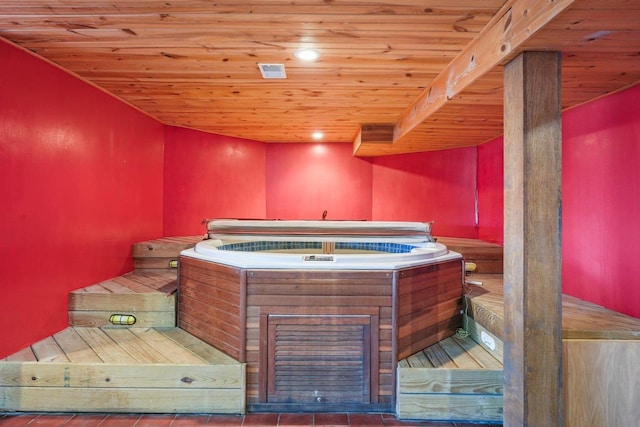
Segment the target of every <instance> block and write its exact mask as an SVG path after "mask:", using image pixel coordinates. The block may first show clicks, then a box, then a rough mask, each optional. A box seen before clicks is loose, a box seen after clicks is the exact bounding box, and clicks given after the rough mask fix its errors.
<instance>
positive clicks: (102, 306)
mask: <svg viewBox="0 0 640 427" xmlns="http://www.w3.org/2000/svg"><path fill="white" fill-rule="evenodd" d="M177 286H178V284H177V277H176V274H175V272H173V271H156V272H139V271H134V272H132V273H128V274H125V275H123V276H119V277H114V278H112V279H109V280H105V281H104V282H101V283H98V284H95V285H92V286H88V287H86V288H82V289H78V290H75V291H73V292H71V293H70V294H69V325H70V326H86V327H89V326H92V327H106V326H111V327H125V326H126V327H130V326H136V327H172V326H175V325H176V314H175V311H176V290H177ZM113 315H123V316H134V317H135V323H134V324H133V325H130V324H126V325H114V324H112V323H111V322H110V318H111V316H113Z"/></svg>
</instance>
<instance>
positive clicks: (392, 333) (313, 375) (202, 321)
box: [178, 221, 463, 412]
mask: <svg viewBox="0 0 640 427" xmlns="http://www.w3.org/2000/svg"><path fill="white" fill-rule="evenodd" d="M273 223H274V221H268V222H265V223H264V225H265V229H272V230H273V231H269V232H267V233H265V232H264V231H265V230H264V229H263V230H257V231H258V232H257V233H255V234H253V235H247V234H243V236H242V238H241V239H240V238H239V236H238V234H237V233H235V234H234V233H233V232H232V233H230V235H229V236H227V235H224V236H223V235H220V233H217V232H216V233H214V234H215V239H217V240H219V241H220V242H221V244H220V242H216V243H215V244H216V245H217V246H216V249H215V250H212V251H214V252H215V251H217V253H219V254H222V255H224V256H225V257H224V258H223V259H219V258H215V257H214V258H213V259H207V255H208V254H205V255H203V253H202V252H200V253H198V248H197V247H196V248H195V249H193V250H188V251H183V252H182V254H181V257H180V269H179V309H178V319H179V320H178V322H179V326H180V327H181V328H183V329H185V330H186V331H188V332H190V333H192V334H193V335H195V336H197V337H199V338H200V339H202V340H204V341H206V342H208V343H209V344H211V345H213V346H215V347H217V348H218V349H220V350H222V351H224V352H225V353H227V354H228V355H230V356H232V357H234V358H236V359H237V360H238V361H240V362H245V363H246V364H247V404H248V409H249V410H250V411H258V410H261V411H262V410H267V411H270V410H274V411H282V410H297V411H360V410H361V411H372V410H380V411H388V412H391V411H392V410H393V408H394V404H395V381H396V380H395V372H396V365H397V362H398V360H400V359H402V358H404V357H407V356H408V355H410V354H413V353H415V352H417V351H419V350H421V349H423V348H425V347H428V346H429V345H431V344H433V343H435V342H437V341H439V340H441V339H443V338H446V337H447V336H450V335H452V334H453V333H454V332H455V331H456V329H457V328H458V327H459V326H460V323H461V316H460V304H461V295H462V278H463V263H462V258H461V256H460V255H459V254H456V253H452V252H448V251H447V250H446V248H444V249H443V246H442V245H439V244H436V243H434V242H432V240H433V239H432V238H431V235H430V225H429V226H428V228H429V230H425V226H424V224H423V223H418V224H421V225H420V227H422V230H419V231H418V233H420V234H421V236H418V235H417V233H416V230H415V228H414V225H415V223H411V225H410V226H409V227H408V228H411V230H410V231H409V230H408V229H407V223H376V222H365V221H358V222H357V223H358V224H357V228H358V230H357V231H355V230H354V228H349V227H347V228H344V227H345V226H347V225H348V224H346V223H347V222H340V224H335V223H336V222H335V221H309V222H302V224H301V227H296V224H292V223H291V222H288V221H276V223H277V224H273ZM296 223H300V221H296ZM311 223H313V224H311ZM318 223H320V224H318ZM322 223H325V224H327V228H325V229H322V228H321V227H322V225H323V224H322ZM390 224H391V225H390ZM250 225H251V227H253V224H250ZM214 226H215V225H214ZM272 226H273V227H272ZM336 226H337V227H338V228H344V231H345V232H344V233H338V232H336V230H337V228H335V227H336ZM225 227H227V225H226V224H225ZM314 227H317V228H318V231H317V236H315V238H314V236H312V235H311V234H313V233H312V231H313V230H312V228H314ZM241 228H242V233H245V231H246V230H247V223H245V222H243V221H238V229H237V230H234V231H239V230H240V229H241ZM276 229H277V231H275V230H276ZM392 229H395V230H400V232H399V234H400V235H398V234H394V233H393V232H392V231H390V230H392ZM209 230H210V231H211V228H209ZM285 230H286V231H285ZM252 231H256V230H252ZM260 231H262V232H260ZM276 232H277V233H279V234H278V235H275V233H276ZM269 233H273V235H269ZM230 236H231V237H232V238H233V242H232V243H229V237H230ZM372 236H373V237H372ZM210 237H211V234H210ZM273 238H275V240H277V241H278V244H274V243H273V241H274V239H273ZM249 241H254V242H255V241H258V242H262V243H260V244H254V243H252V244H249V247H253V248H255V249H256V251H252V252H237V251H234V250H230V249H235V250H238V249H243V248H244V249H246V248H247V247H246V246H244V245H246V244H247V242H249ZM296 241H297V242H298V243H296V244H293V245H288V244H285V246H291V247H289V248H288V249H285V250H286V251H291V250H292V251H294V252H295V253H293V254H291V253H288V252H287V253H284V254H283V253H278V252H275V253H274V252H266V253H265V252H258V251H260V250H262V249H265V248H269V247H270V248H272V249H273V248H277V249H276V250H283V249H282V246H283V244H282V243H283V242H296ZM323 241H324V242H326V241H331V242H336V243H335V250H334V253H333V254H330V255H326V254H323V248H322V246H323V245H322V242H323ZM264 242H271V243H264ZM300 242H304V244H301V243H300ZM311 243H312V244H311ZM355 243H357V244H355ZM228 245H237V246H228ZM251 245H254V246H251ZM202 246H205V245H202ZM225 246H226V247H225ZM345 246H346V249H348V250H349V251H350V252H351V251H354V250H356V251H357V252H359V253H356V254H353V253H350V254H344V255H343V254H341V253H340V252H341V251H342V250H344V249H345V248H344V247H345ZM388 250H397V252H396V253H388V252H386V251H388ZM363 252H364V253H363ZM367 252H368V253H367ZM380 252H383V253H380ZM416 252H417V253H418V254H421V255H422V257H421V258H420V257H415V255H416ZM256 255H259V256H260V257H262V258H261V259H259V260H257V261H256V258H255V256H256ZM408 255H409V256H414V257H413V258H410V259H409V260H406V259H403V258H402V257H404V256H408ZM283 256H284V257H293V258H295V259H296V261H295V262H294V263H289V264H287V263H286V262H284V261H282V262H281V261H280V260H279V259H278V258H281V257H283ZM328 256H330V257H332V258H333V259H332V260H331V261H306V262H305V261H303V259H304V257H328ZM349 256H352V257H356V258H353V259H350V260H348V261H347V262H343V263H341V262H340V261H338V260H340V259H341V258H344V257H349ZM366 257H373V258H374V259H376V257H381V258H377V260H376V261H367V260H366ZM269 260H274V261H273V262H272V263H270V262H269ZM357 264H361V265H360V266H357ZM362 264H363V265H364V266H362ZM318 265H321V266H318Z"/></svg>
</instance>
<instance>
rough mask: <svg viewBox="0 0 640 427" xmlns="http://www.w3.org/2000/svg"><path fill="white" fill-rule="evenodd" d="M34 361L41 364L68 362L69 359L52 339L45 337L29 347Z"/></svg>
mask: <svg viewBox="0 0 640 427" xmlns="http://www.w3.org/2000/svg"><path fill="white" fill-rule="evenodd" d="M31 349H32V350H33V354H35V356H36V359H38V360H39V361H42V362H68V361H69V359H68V358H67V355H66V354H64V351H63V350H62V349H61V348H60V346H59V345H58V343H57V342H56V340H55V339H53V337H47V338H45V339H43V340H40V341H38V342H36V343H34V344H33V345H32V346H31Z"/></svg>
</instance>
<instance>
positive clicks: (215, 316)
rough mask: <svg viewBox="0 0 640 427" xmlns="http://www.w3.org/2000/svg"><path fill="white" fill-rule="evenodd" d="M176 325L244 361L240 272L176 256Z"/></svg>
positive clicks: (242, 293)
mask: <svg viewBox="0 0 640 427" xmlns="http://www.w3.org/2000/svg"><path fill="white" fill-rule="evenodd" d="M179 276H180V298H179V304H178V325H179V326H180V327H181V328H182V329H184V330H185V331H187V332H189V333H191V334H193V335H195V336H196V337H198V338H200V339H202V340H203V341H205V342H207V343H208V344H210V345H212V346H214V347H216V348H219V349H220V350H222V351H224V352H225V353H227V354H228V355H229V356H231V357H233V358H235V359H237V360H239V361H241V362H244V352H245V339H244V330H245V322H246V318H245V311H244V310H245V307H244V294H245V289H244V286H243V284H244V283H243V279H242V277H241V271H240V270H238V269H235V268H231V267H226V266H222V265H217V264H213V263H209V262H205V261H201V260H198V259H193V258H187V257H180V270H179Z"/></svg>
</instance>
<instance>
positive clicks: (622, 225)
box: [562, 85, 640, 317]
mask: <svg viewBox="0 0 640 427" xmlns="http://www.w3.org/2000/svg"><path fill="white" fill-rule="evenodd" d="M639 111H640V85H638V86H635V87H634V88H631V89H628V90H626V91H624V92H621V93H617V94H614V95H611V96H608V97H606V98H602V99H600V100H597V101H594V102H591V103H589V104H586V105H583V106H581V107H578V108H575V109H573V110H570V111H568V112H567V113H565V115H564V117H563V134H562V138H563V141H562V144H563V147H562V156H563V158H562V171H563V182H562V199H563V202H562V228H563V239H562V280H563V289H564V291H565V292H566V293H568V294H571V295H574V296H577V297H579V298H583V299H587V300H589V301H592V302H595V303H597V304H601V305H604V306H605V307H609V308H612V309H614V310H616V311H620V312H622V313H626V314H630V315H632V316H635V317H640V286H638V283H639V282H638V281H639V279H638V278H640V262H638V255H640V113H639Z"/></svg>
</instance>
